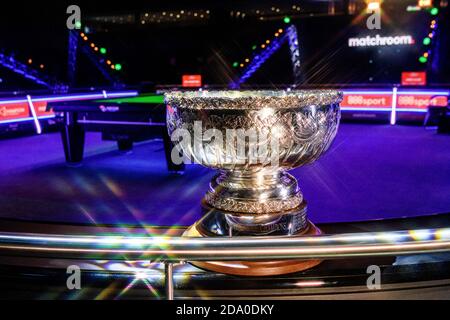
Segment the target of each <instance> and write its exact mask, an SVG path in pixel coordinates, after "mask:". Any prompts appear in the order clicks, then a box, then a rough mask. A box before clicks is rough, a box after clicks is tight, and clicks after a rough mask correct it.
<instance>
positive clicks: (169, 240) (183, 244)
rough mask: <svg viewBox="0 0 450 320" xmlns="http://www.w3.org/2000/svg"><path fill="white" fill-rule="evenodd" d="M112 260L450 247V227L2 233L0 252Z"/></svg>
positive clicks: (338, 254)
mask: <svg viewBox="0 0 450 320" xmlns="http://www.w3.org/2000/svg"><path fill="white" fill-rule="evenodd" d="M5 251H7V252H8V254H15V255H17V254H23V253H29V254H32V255H39V256H45V257H58V258H89V259H108V260H132V259H145V260H158V261H165V262H179V261H207V260H214V261H219V260H220V261H227V260H228V261H231V260H267V259H273V260H276V259H339V258H348V257H360V256H392V255H406V254H419V253H430V252H448V251H450V228H443V229H420V230H403V231H387V232H370V233H348V234H337V235H321V236H305V237H235V238H228V237H221V238H185V237H166V236H157V237H155V236H129V235H120V236H86V235H56V234H23V233H5V232H4V233H0V254H1V252H5Z"/></svg>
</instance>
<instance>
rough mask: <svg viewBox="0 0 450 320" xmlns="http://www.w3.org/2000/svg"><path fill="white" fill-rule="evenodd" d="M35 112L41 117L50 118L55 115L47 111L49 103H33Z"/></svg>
mask: <svg viewBox="0 0 450 320" xmlns="http://www.w3.org/2000/svg"><path fill="white" fill-rule="evenodd" d="M33 106H34V110H35V111H36V115H37V116H38V117H39V116H49V115H53V114H54V113H53V112H52V111H46V109H47V101H38V102H33Z"/></svg>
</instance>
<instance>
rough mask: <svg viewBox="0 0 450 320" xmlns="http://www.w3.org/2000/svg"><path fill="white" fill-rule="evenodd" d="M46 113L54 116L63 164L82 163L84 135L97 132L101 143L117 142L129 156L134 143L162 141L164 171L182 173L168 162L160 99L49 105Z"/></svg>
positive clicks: (179, 166)
mask: <svg viewBox="0 0 450 320" xmlns="http://www.w3.org/2000/svg"><path fill="white" fill-rule="evenodd" d="M47 111H53V112H55V113H56V114H57V115H58V116H57V119H58V120H59V122H60V125H61V137H62V142H63V146H64V153H65V157H66V162H67V163H68V164H70V165H77V164H79V163H81V162H82V160H83V153H84V143H85V133H86V131H94V132H101V133H102V139H103V140H113V141H117V145H118V148H119V150H120V151H122V152H130V151H131V150H132V148H133V143H134V142H141V141H145V140H150V139H158V138H159V139H162V140H163V142H164V151H165V157H166V164H167V168H168V170H169V171H170V172H178V173H180V172H183V170H184V164H175V163H173V162H172V160H171V156H170V155H171V150H172V146H173V145H172V142H171V140H170V137H169V135H168V132H167V130H166V106H165V104H164V97H163V96H162V95H154V94H141V95H138V96H135V97H126V98H115V99H108V98H105V99H100V100H87V101H69V102H54V103H49V104H48V106H47Z"/></svg>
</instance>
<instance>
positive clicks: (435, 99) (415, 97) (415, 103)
mask: <svg viewBox="0 0 450 320" xmlns="http://www.w3.org/2000/svg"><path fill="white" fill-rule="evenodd" d="M447 104H448V97H447V96H434V95H429V94H400V95H398V96H397V109H402V108H404V109H426V108H428V106H434V107H446V106H447Z"/></svg>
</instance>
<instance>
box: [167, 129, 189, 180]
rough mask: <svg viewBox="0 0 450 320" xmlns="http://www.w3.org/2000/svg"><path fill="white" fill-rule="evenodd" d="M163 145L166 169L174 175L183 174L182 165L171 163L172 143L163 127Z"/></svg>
mask: <svg viewBox="0 0 450 320" xmlns="http://www.w3.org/2000/svg"><path fill="white" fill-rule="evenodd" d="M162 136H163V143H164V154H165V156H166V164H167V169H168V170H169V172H174V173H183V172H184V166H185V165H184V163H181V164H175V163H173V161H172V149H173V147H174V146H173V143H172V141H171V140H170V136H169V133H168V132H167V129H166V128H165V127H164V130H163V133H162Z"/></svg>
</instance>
